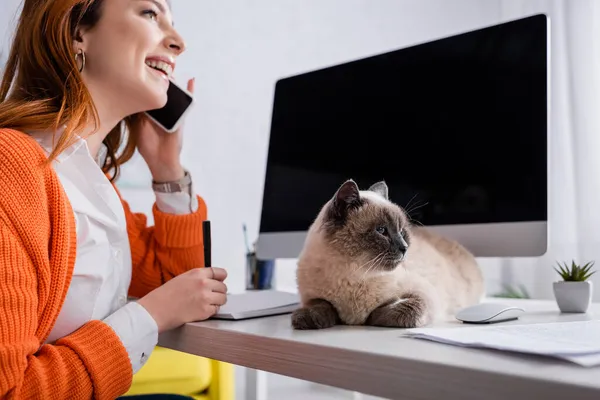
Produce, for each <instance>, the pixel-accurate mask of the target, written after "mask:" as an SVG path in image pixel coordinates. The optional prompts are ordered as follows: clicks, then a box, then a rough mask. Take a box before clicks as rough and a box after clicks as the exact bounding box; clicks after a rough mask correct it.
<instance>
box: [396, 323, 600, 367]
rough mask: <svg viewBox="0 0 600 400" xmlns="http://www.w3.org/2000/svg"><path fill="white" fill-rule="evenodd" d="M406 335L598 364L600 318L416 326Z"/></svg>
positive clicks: (457, 344) (599, 358) (454, 343)
mask: <svg viewBox="0 0 600 400" xmlns="http://www.w3.org/2000/svg"><path fill="white" fill-rule="evenodd" d="M407 336H409V337H415V338H419V339H427V340H433V341H436V342H441V343H447V344H452V345H456V346H464V347H479V348H490V349H497V350H504V351H513V352H520V353H529V354H537V355H546V356H552V357H557V358H561V359H564V360H568V361H571V362H574V363H576V364H579V365H583V366H587V367H591V366H595V365H600V321H575V322H552V323H540V324H525V325H492V326H490V325H486V326H477V327H468V328H465V327H457V328H417V329H411V330H409V331H408V332H407Z"/></svg>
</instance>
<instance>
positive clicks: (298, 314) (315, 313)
mask: <svg viewBox="0 0 600 400" xmlns="http://www.w3.org/2000/svg"><path fill="white" fill-rule="evenodd" d="M337 321H338V314H337V311H336V309H335V308H334V307H333V306H332V305H331V303H329V302H327V301H325V300H314V301H312V302H311V303H310V304H308V305H307V306H305V307H302V308H299V309H297V310H295V311H294V312H293V313H292V327H293V328H294V329H298V330H307V329H325V328H331V327H332V326H334V325H335V324H336V323H337Z"/></svg>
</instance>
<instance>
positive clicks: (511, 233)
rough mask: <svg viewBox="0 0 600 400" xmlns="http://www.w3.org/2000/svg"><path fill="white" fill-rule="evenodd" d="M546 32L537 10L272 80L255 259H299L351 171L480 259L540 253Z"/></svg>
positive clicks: (544, 237) (544, 211)
mask: <svg viewBox="0 0 600 400" xmlns="http://www.w3.org/2000/svg"><path fill="white" fill-rule="evenodd" d="M548 32H549V20H548V18H547V16H546V15H533V16H529V17H526V18H521V19H518V20H512V21H508V22H505V23H500V24H497V25H494V26H489V27H485V28H483V29H477V30H472V31H469V32H465V33H462V34H458V35H453V36H449V37H445V38H442V39H439V40H434V41H431V42H427V43H422V44H418V45H415V46H411V47H407V48H403V49H399V50H396V51H391V52H387V53H384V54H378V55H375V56H370V57H367V58H364V59H359V60H354V61H350V62H347V63H343V64H341V65H335V66H331V67H327V68H323V69H319V70H316V71H310V72H307V73H302V74H298V75H295V76H291V77H286V78H283V79H280V80H279V81H277V83H276V86H275V93H274V103H273V110H272V121H271V132H270V141H269V150H268V160H267V165H266V176H265V183H264V192H263V203H262V214H261V219H260V228H259V238H258V242H257V257H258V258H260V259H277V258H297V257H298V255H299V253H300V251H301V249H302V246H303V243H304V239H305V237H306V233H307V230H308V228H309V226H310V225H311V224H312V222H313V221H314V219H315V217H316V215H317V214H318V212H319V210H320V209H321V207H322V206H323V205H324V204H325V203H326V202H327V201H328V200H329V199H330V198H332V197H333V195H334V193H335V191H336V190H337V189H338V187H339V186H340V185H341V184H342V183H343V182H344V181H345V180H346V179H354V180H355V181H356V182H357V184H358V185H359V187H360V188H361V189H367V188H368V187H369V186H370V185H371V184H373V183H375V182H377V181H381V180H384V181H385V182H386V183H387V185H388V187H389V196H390V199H391V200H392V201H394V202H395V203H397V204H398V205H400V206H403V207H404V208H405V209H406V210H407V211H408V212H409V214H410V216H411V218H412V219H413V220H414V221H416V222H417V223H421V224H423V225H425V226H426V227H429V228H430V229H433V230H435V231H438V232H440V233H442V234H444V235H446V236H447V237H449V238H452V239H455V240H458V241H459V242H460V243H461V244H462V245H464V246H465V247H466V248H467V249H469V250H470V251H471V252H473V254H474V255H475V256H477V257H530V256H540V255H543V254H544V253H545V252H546V248H547V242H548V206H547V204H548V201H547V200H548V199H547V193H548V190H547V182H548V179H547V178H548V145H547V142H548V125H549V124H548V110H549V91H548V88H549V83H548V74H549V73H548V70H549V68H548V58H549V50H548V48H549V47H548V46H549V33H548Z"/></svg>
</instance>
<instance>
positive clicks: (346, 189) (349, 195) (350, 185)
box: [330, 179, 361, 221]
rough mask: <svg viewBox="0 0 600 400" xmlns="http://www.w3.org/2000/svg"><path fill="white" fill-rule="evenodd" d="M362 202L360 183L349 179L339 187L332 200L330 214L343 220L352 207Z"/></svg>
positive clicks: (336, 218)
mask: <svg viewBox="0 0 600 400" xmlns="http://www.w3.org/2000/svg"><path fill="white" fill-rule="evenodd" d="M360 203H361V198H360V191H359V189H358V185H357V184H356V182H354V181H353V180H352V179H349V180H347V181H346V182H344V183H343V184H342V186H340V187H339V189H338V190H337V192H335V195H334V196H333V199H332V202H331V210H330V211H331V214H330V216H331V217H332V218H334V219H335V220H338V221H342V220H344V219H345V218H346V216H347V215H348V211H349V210H350V209H351V208H355V207H358V206H359V205H360Z"/></svg>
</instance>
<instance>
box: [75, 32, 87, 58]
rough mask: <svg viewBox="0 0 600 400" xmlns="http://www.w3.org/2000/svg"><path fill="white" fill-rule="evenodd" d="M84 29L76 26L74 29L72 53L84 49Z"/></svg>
mask: <svg viewBox="0 0 600 400" xmlns="http://www.w3.org/2000/svg"><path fill="white" fill-rule="evenodd" d="M85 31H86V30H85V29H82V28H81V27H77V29H75V34H74V35H73V54H77V53H79V52H80V51H85V42H86V40H85V38H86V34H85V33H86V32H85Z"/></svg>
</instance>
